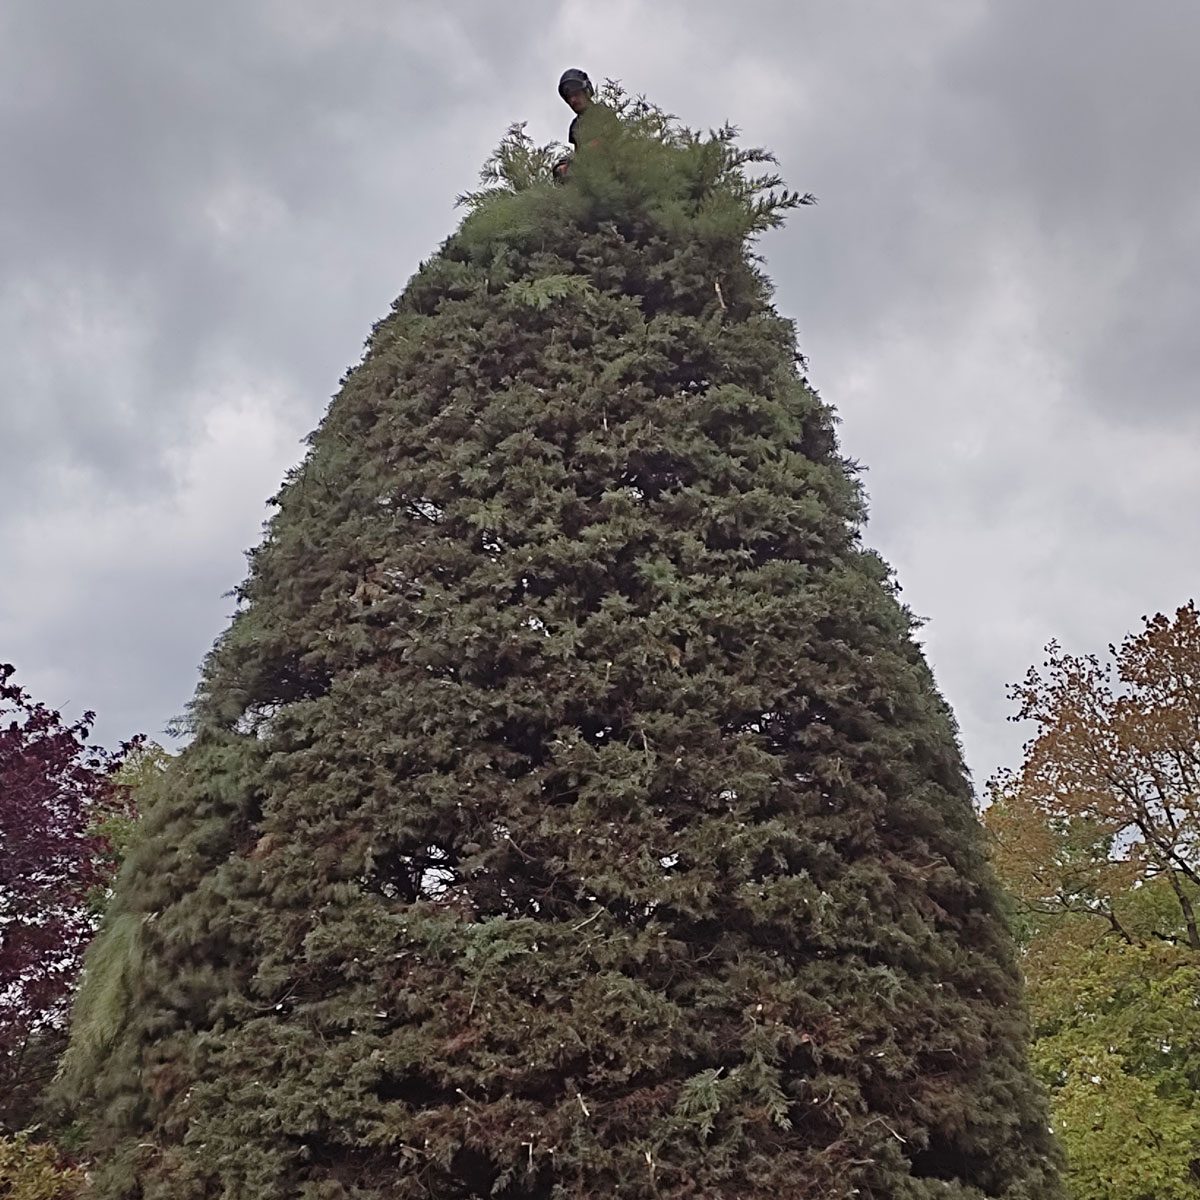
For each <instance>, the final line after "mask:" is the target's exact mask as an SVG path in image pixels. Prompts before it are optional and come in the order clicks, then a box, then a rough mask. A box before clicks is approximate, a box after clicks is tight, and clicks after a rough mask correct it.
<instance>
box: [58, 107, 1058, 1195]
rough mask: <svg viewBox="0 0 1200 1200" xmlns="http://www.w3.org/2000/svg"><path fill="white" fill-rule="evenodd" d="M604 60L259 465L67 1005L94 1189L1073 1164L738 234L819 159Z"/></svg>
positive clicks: (950, 763)
mask: <svg viewBox="0 0 1200 1200" xmlns="http://www.w3.org/2000/svg"><path fill="white" fill-rule="evenodd" d="M607 99H608V100H609V102H610V103H612V104H613V105H614V107H615V108H616V109H617V111H618V114H619V116H620V126H619V132H616V131H614V132H612V133H611V134H610V135H609V136H606V138H605V139H603V141H602V142H601V143H600V144H599V145H597V146H595V147H592V148H590V149H589V150H587V151H586V152H581V153H580V155H579V156H578V158H577V161H576V163H575V165H574V166H573V168H572V173H571V179H570V181H569V182H568V183H567V185H566V186H562V187H556V186H553V185H551V184H550V183H549V182H545V181H544V174H545V173H544V170H543V168H544V167H545V166H546V163H547V156H546V154H545V152H544V151H540V150H538V149H537V148H536V147H533V146H532V145H531V144H530V143H529V142H528V140H527V139H525V137H524V135H523V133H522V132H521V131H520V130H519V129H514V130H513V131H510V135H509V136H508V137H507V138H506V139H505V141H504V143H503V144H502V146H501V148H500V151H499V152H498V153H497V156H496V158H495V159H494V160H493V162H492V164H491V172H492V176H493V183H494V185H495V186H491V187H488V188H485V189H484V190H483V191H482V192H480V193H476V194H474V195H472V196H469V197H467V200H468V202H469V212H468V214H467V216H466V218H465V219H464V221H463V222H462V224H461V226H460V228H459V229H458V230H457V231H456V232H455V233H454V235H453V236H451V237H450V238H449V239H448V240H447V241H446V242H445V244H444V245H443V246H442V247H441V248H440V250H439V252H438V253H437V254H436V255H435V256H434V257H432V258H431V259H430V260H429V261H428V262H426V263H424V264H422V266H421V267H420V269H419V270H418V271H417V272H416V274H415V275H414V277H413V278H412V279H411V280H410V282H409V284H408V286H407V288H406V290H405V291H404V293H403V295H402V296H401V297H400V298H399V299H398V300H397V301H396V303H395V305H394V306H393V309H392V311H391V313H390V314H389V315H388V316H387V317H386V318H384V319H383V320H381V321H380V322H379V323H378V324H377V325H376V326H375V327H374V330H373V332H372V335H371V337H370V339H369V341H368V343H367V348H366V353H365V355H364V357H363V360H362V361H361V363H360V364H359V365H358V366H356V367H355V368H354V369H353V370H351V371H350V372H349V373H348V374H347V376H346V377H345V378H344V380H343V381H342V386H341V389H340V391H339V393H338V394H337V396H336V397H335V398H334V401H333V403H332V405H331V406H330V408H329V410H328V412H327V414H326V416H325V418H324V419H323V421H322V422H321V424H320V426H319V427H318V429H317V430H316V431H315V432H314V433H313V434H312V435H311V436H310V439H309V441H310V448H309V451H308V453H307V455H306V457H305V459H304V462H303V463H302V465H300V466H299V467H298V468H297V469H296V470H295V471H294V472H292V473H291V474H290V475H289V477H288V478H287V480H286V482H285V484H284V486H283V488H282V490H281V491H280V492H279V494H278V496H277V497H276V498H275V499H276V503H277V505H278V511H277V513H276V514H275V515H274V516H273V517H272V519H271V521H270V522H269V523H268V526H267V528H266V531H265V536H264V540H263V541H262V543H261V545H260V546H259V547H258V548H257V549H255V550H254V551H253V552H252V553H251V555H250V569H249V573H248V578H247V580H246V581H245V583H244V584H243V585H242V586H241V588H240V589H239V591H238V597H239V611H238V612H237V614H236V616H235V618H234V620H233V621H232V624H231V626H230V628H229V629H228V630H227V632H226V633H225V634H224V635H223V636H222V637H221V638H220V639H219V640H218V642H217V644H216V646H215V647H214V650H213V652H212V653H211V655H210V656H209V658H208V660H207V662H206V664H205V668H204V672H203V676H202V682H201V686H200V688H199V690H198V692H197V695H196V698H195V700H194V701H193V704H192V707H191V710H190V720H191V726H192V731H193V733H194V737H193V740H192V742H191V744H190V746H189V747H188V749H187V750H186V752H185V753H184V754H182V755H181V756H180V758H179V759H178V761H176V762H175V763H174V764H173V765H172V768H171V770H170V771H169V772H168V774H167V776H166V777H165V779H164V782H163V783H162V785H161V794H160V795H159V796H158V797H157V799H156V800H155V801H154V803H153V804H152V805H151V807H150V811H149V813H148V815H147V817H146V818H145V822H144V826H145V827H144V829H143V831H142V836H141V838H140V840H139V842H138V844H137V845H136V846H135V848H134V849H133V851H132V852H131V854H130V856H129V859H128V861H127V863H126V866H125V869H124V872H123V875H122V877H121V879H120V881H119V886H118V889H117V895H116V898H115V901H114V904H113V907H112V911H111V913H110V914H109V928H108V932H107V933H106V934H104V935H103V936H102V937H101V938H100V939H99V941H98V942H97V944H96V946H95V948H94V952H93V957H92V962H91V964H90V966H89V969H88V975H87V980H86V983H85V986H84V988H83V990H82V992H81V995H80V998H79V1002H78V1005H77V1015H76V1024H75V1031H74V1040H73V1045H72V1051H71V1055H70V1057H69V1059H68V1062H67V1065H66V1068H65V1072H64V1084H63V1089H64V1095H66V1096H67V1097H68V1098H69V1099H71V1100H72V1101H73V1102H74V1103H75V1104H77V1105H78V1106H79V1109H80V1111H81V1112H83V1113H85V1114H86V1115H87V1116H88V1118H89V1120H90V1124H91V1128H92V1131H93V1136H94V1140H95V1150H96V1154H97V1167H96V1172H95V1177H96V1193H97V1195H98V1196H99V1197H100V1198H101V1200H117V1198H121V1200H132V1198H135V1197H137V1198H139V1200H167V1198H169V1200H208V1198H215V1197H230V1198H233V1197H237V1198H238V1200H283V1198H284V1197H287V1198H292V1197H300V1198H302V1200H351V1198H353V1200H376V1198H380V1200H382V1198H383V1197H388V1198H389V1200H408V1198H412V1200H417V1198H426V1197H438V1198H446V1200H449V1198H459V1197H461V1198H466V1197H484V1196H494V1197H501V1198H506V1200H518V1198H520V1200H568V1198H571V1200H576V1198H580V1200H581V1198H584V1197H586V1198H588V1200H593V1198H599V1197H621V1198H628V1200H635V1198H642V1197H646V1198H649V1197H659V1198H668V1197H670V1198H674V1197H685V1196H686V1197H740V1198H744V1200H752V1198H756V1197H762V1198H766V1197H771V1198H775V1197H780V1196H788V1197H805V1198H807V1197H813V1198H816V1197H821V1198H823V1200H829V1198H840V1197H851V1196H863V1197H877V1198H883V1197H888V1198H890V1197H906V1198H912V1200H917V1198H925V1197H929V1198H932V1197H938V1198H943V1197H945V1198H951V1197H963V1198H965V1197H983V1196H989V1197H1005V1198H1007V1200H1026V1198H1029V1200H1032V1198H1034V1197H1037V1198H1039V1200H1043V1198H1048V1197H1055V1196H1058V1194H1059V1192H1058V1184H1057V1165H1056V1152H1055V1149H1054V1147H1053V1145H1052V1144H1051V1142H1050V1140H1049V1135H1048V1133H1047V1124H1046V1113H1045V1108H1044V1104H1043V1099H1042V1097H1041V1096H1040V1094H1039V1093H1038V1091H1037V1089H1036V1087H1035V1085H1034V1084H1033V1083H1032V1081H1031V1078H1030V1075H1029V1073H1028V1070H1027V1066H1026V1061H1025V1051H1026V1024H1025V1016H1024V1013H1023V1009H1022V1001H1021V997H1020V991H1019V985H1018V979H1017V972H1016V969H1015V966H1014V958H1013V952H1012V948H1011V946H1010V942H1009V937H1008V933H1007V930H1006V928H1005V925H1004V922H1003V920H1002V917H1001V915H1000V904H999V899H998V893H997V890H996V887H995V884H994V883H993V880H992V876H991V874H990V871H989V868H988V866H987V863H986V861H985V856H984V852H983V846H982V840H981V836H980V832H979V829H978V827H977V822H976V818H975V815H974V811H973V808H972V801H971V793H970V789H969V786H968V784H967V782H966V777H965V773H964V768H963V764H962V762H961V758H960V753H959V749H958V743H957V736H956V731H955V728H954V724H953V720H952V717H951V714H950V713H949V711H948V710H947V708H946V706H945V704H944V703H943V701H942V700H941V698H940V697H939V695H938V693H937V691H936V689H935V686H934V683H933V680H932V678H931V675H930V672H929V670H928V669H927V667H926V665H925V663H924V661H923V659H922V656H921V653H920V652H919V650H918V648H917V646H916V644H915V641H914V637H913V629H914V623H913V620H912V618H911V616H910V614H909V613H908V612H907V611H906V609H905V608H904V607H903V605H902V604H901V603H900V602H899V600H898V599H897V595H896V588H895V585H894V584H893V582H892V579H891V576H890V573H889V570H888V569H887V567H886V566H885V564H884V563H883V562H881V560H880V559H879V558H878V557H877V556H876V555H875V554H874V553H872V552H870V551H869V550H867V549H865V548H864V547H863V545H862V542H861V539H860V527H861V524H862V519H863V500H862V495H861V490H860V487H859V484H858V482H857V480H856V475H855V470H854V468H853V466H852V464H850V463H848V462H847V461H846V460H845V459H844V458H843V457H842V456H841V455H840V454H839V451H838V447H837V443H836V439H835V436H834V428H833V425H834V418H833V414H832V412H831V410H830V408H829V407H828V406H827V405H826V404H824V403H823V402H822V401H821V400H820V399H819V397H818V396H817V395H816V394H815V392H814V391H813V390H812V388H811V387H810V386H809V385H808V384H807V382H806V380H805V378H804V375H803V360H802V359H801V358H800V356H799V355H798V352H797V349H796V341H795V335H794V329H793V327H792V324H791V323H790V322H789V321H787V320H785V319H783V318H782V317H780V316H779V315H778V313H777V312H776V311H775V310H774V308H773V307H772V304H771V300H770V290H769V284H768V281H767V279H766V277H765V275H764V273H763V271H762V270H761V267H760V265H759V260H758V259H757V257H756V256H755V254H754V253H753V246H754V241H755V238H756V236H757V235H758V234H759V233H761V232H762V231H763V230H765V229H767V228H769V227H771V226H773V225H776V224H778V223H779V222H780V221H782V220H783V218H784V216H785V214H786V213H787V211H788V210H789V209H791V208H794V207H796V206H797V205H798V204H800V203H803V202H804V200H805V199H806V198H804V197H800V196H799V195H797V194H796V193H793V192H788V191H787V190H785V189H783V187H782V184H781V183H780V181H779V180H778V178H776V177H775V176H773V175H770V174H766V175H761V174H760V175H757V176H756V175H755V174H754V172H755V171H757V170H759V168H758V167H756V166H755V164H757V163H766V162H769V161H770V159H769V156H768V155H766V154H764V153H763V152H761V151H755V150H747V149H742V148H740V147H739V146H738V144H737V140H736V136H735V131H733V130H731V129H726V130H722V131H720V132H717V133H715V134H711V135H709V136H700V135H698V134H695V133H692V132H690V131H688V130H685V129H681V128H679V127H678V126H677V125H676V124H674V123H673V122H671V121H669V120H668V119H666V118H665V117H664V116H663V114H661V112H659V111H658V110H656V109H654V108H653V107H652V106H650V105H648V104H646V103H644V102H631V101H629V100H628V99H625V98H623V97H621V96H620V95H617V94H610V95H609V96H608V97H607ZM765 169H766V170H767V171H769V170H770V168H769V167H767V168H765Z"/></svg>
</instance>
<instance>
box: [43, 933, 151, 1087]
mask: <svg viewBox="0 0 1200 1200" xmlns="http://www.w3.org/2000/svg"><path fill="white" fill-rule="evenodd" d="M141 959H142V918H141V917H140V916H138V915H135V914H133V913H128V912H121V911H119V910H114V911H113V912H110V913H109V915H108V919H107V921H106V922H105V925H104V927H103V928H102V929H101V930H100V933H99V934H98V935H97V936H96V939H95V941H93V942H92V944H91V946H89V947H88V953H87V959H86V961H85V963H84V973H83V979H82V981H81V983H80V986H79V990H78V991H77V993H76V996H75V1005H74V1011H73V1018H72V1022H71V1041H70V1045H69V1046H68V1048H67V1052H66V1053H65V1054H64V1055H63V1061H62V1064H61V1066H60V1068H59V1074H60V1078H61V1079H63V1080H66V1081H67V1083H68V1086H69V1085H70V1083H71V1082H73V1081H74V1080H76V1079H78V1078H79V1077H80V1076H82V1075H86V1074H89V1073H92V1072H95V1071H97V1070H98V1069H99V1068H100V1065H101V1064H102V1063H103V1062H104V1059H105V1058H106V1056H107V1055H108V1053H109V1051H110V1050H111V1049H112V1046H113V1043H114V1042H115V1041H116V1038H117V1035H118V1033H119V1032H120V1030H121V1025H122V1022H123V1020H124V1018H125V1015H126V1013H127V1011H128V1008H129V1004H130V1000H131V998H132V995H133V988H134V983H135V980H136V978H137V974H138V971H139V970H140V968H141Z"/></svg>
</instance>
